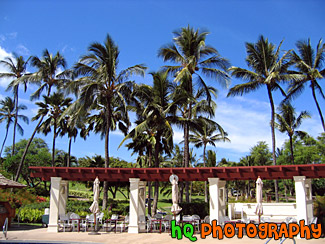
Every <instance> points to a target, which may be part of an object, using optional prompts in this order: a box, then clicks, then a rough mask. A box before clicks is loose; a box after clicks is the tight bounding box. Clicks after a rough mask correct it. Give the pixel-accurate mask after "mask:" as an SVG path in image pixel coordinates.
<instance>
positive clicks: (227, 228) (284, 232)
mask: <svg viewBox="0 0 325 244" xmlns="http://www.w3.org/2000/svg"><path fill="white" fill-rule="evenodd" d="M200 230H201V233H200V237H201V238H202V239H205V238H206V237H207V236H210V235H212V237H213V238H216V239H219V240H221V239H223V238H225V237H226V238H233V237H235V236H237V237H238V238H243V235H244V234H246V235H247V236H248V237H249V238H255V237H258V238H260V239H266V238H274V239H275V240H278V239H279V238H290V239H292V238H294V237H296V236H297V235H300V237H301V238H305V239H307V240H309V239H311V238H315V239H318V238H320V236H321V234H322V226H321V224H311V225H305V221H304V220H301V221H300V222H299V224H297V223H290V224H286V223H282V224H280V225H277V224H275V223H262V224H257V225H255V224H251V223H250V224H244V223H235V224H230V223H227V224H225V225H224V226H221V225H217V221H216V220H213V221H212V223H211V224H208V223H201V224H200ZM194 233H195V226H193V225H192V224H190V223H187V224H184V225H183V226H179V225H177V224H176V220H172V221H171V237H172V238H177V240H181V239H182V238H183V236H184V237H186V238H188V239H189V240H191V241H193V242H194V241H197V237H196V236H194Z"/></svg>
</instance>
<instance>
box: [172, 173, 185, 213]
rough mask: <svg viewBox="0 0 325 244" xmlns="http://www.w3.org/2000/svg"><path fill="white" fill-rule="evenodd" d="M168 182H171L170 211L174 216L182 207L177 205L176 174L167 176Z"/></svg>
mask: <svg viewBox="0 0 325 244" xmlns="http://www.w3.org/2000/svg"><path fill="white" fill-rule="evenodd" d="M169 180H170V182H171V183H172V203H173V205H172V208H171V212H172V213H173V214H174V216H176V215H177V214H178V213H179V212H180V211H181V210H182V208H181V207H180V206H179V205H178V177H177V176H176V175H171V176H170V177H169Z"/></svg>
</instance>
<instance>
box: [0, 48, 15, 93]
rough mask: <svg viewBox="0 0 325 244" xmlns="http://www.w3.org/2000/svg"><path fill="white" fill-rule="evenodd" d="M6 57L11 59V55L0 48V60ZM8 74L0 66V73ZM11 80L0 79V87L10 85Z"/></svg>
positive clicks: (4, 68)
mask: <svg viewBox="0 0 325 244" xmlns="http://www.w3.org/2000/svg"><path fill="white" fill-rule="evenodd" d="M6 57H11V58H13V56H12V54H11V53H8V52H7V51H6V50H5V49H4V48H2V47H0V60H4V59H5V58H6ZM5 72H8V70H7V69H6V67H4V66H3V65H0V73H5ZM10 81H11V79H8V78H0V86H1V87H4V88H7V86H8V84H9V83H10Z"/></svg>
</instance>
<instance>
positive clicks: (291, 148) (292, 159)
mask: <svg viewBox="0 0 325 244" xmlns="http://www.w3.org/2000/svg"><path fill="white" fill-rule="evenodd" d="M289 140H290V151H291V163H292V164H295V158H294V155H293V142H292V135H289Z"/></svg>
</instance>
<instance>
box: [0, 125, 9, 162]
mask: <svg viewBox="0 0 325 244" xmlns="http://www.w3.org/2000/svg"><path fill="white" fill-rule="evenodd" d="M8 131H9V124H8V125H7V130H6V135H5V139H4V140H3V143H2V147H1V151H0V158H1V155H2V150H3V147H4V146H5V144H6V140H7V136H8Z"/></svg>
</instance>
